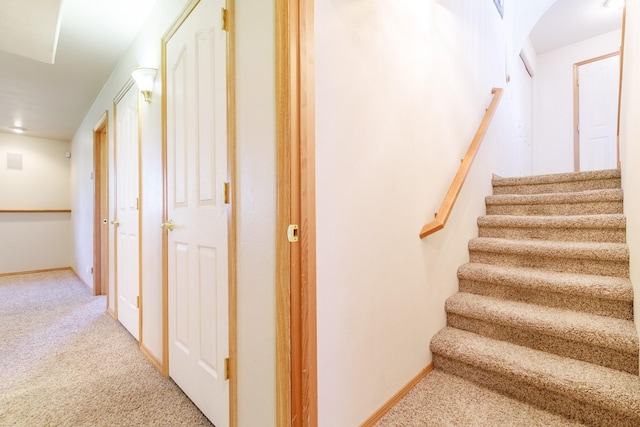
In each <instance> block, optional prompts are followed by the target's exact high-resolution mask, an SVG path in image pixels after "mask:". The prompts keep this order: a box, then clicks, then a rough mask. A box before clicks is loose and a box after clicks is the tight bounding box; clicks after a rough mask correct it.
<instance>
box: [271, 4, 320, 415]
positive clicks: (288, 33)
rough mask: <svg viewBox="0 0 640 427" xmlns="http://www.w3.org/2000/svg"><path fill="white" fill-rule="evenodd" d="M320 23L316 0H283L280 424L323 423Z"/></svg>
mask: <svg viewBox="0 0 640 427" xmlns="http://www.w3.org/2000/svg"><path fill="white" fill-rule="evenodd" d="M313 22H314V12H313V0H277V1H276V122H277V123H276V135H277V136H276V138H277V185H278V189H277V224H276V230H277V231H276V262H277V269H276V313H277V320H276V396H277V403H276V424H277V425H278V426H291V427H298V426H301V427H307V426H309V427H312V426H317V424H318V379H317V378H318V375H317V327H316V220H315V215H316V210H315V77H314V25H313ZM290 224H296V225H298V226H299V240H298V242H294V243H290V242H289V241H288V239H287V230H288V227H289V225H290Z"/></svg>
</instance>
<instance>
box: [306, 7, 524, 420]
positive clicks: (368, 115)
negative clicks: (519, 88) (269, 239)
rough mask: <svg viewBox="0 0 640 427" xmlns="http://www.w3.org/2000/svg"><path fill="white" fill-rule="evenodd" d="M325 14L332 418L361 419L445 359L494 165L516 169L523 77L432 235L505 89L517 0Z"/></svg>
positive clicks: (326, 387)
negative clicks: (447, 307) (513, 107)
mask: <svg viewBox="0 0 640 427" xmlns="http://www.w3.org/2000/svg"><path fill="white" fill-rule="evenodd" d="M463 3H464V4H463ZM511 3H514V2H511ZM511 3H510V4H511ZM512 7H515V6H512ZM315 14H316V15H315V25H316V29H315V32H316V98H317V100H316V101H317V103H316V129H317V134H316V156H317V162H316V169H317V174H316V180H317V189H316V191H317V299H318V395H319V425H320V426H323V427H324V426H331V427H341V426H355V425H359V424H360V423H362V422H363V421H364V420H366V419H367V418H368V417H369V416H370V415H371V414H373V413H374V412H375V411H376V410H377V409H379V408H380V407H381V406H382V405H383V404H384V403H385V402H386V401H387V400H389V399H390V398H391V397H392V396H393V395H394V394H395V393H396V392H398V391H399V390H400V389H401V388H402V387H403V386H404V385H405V384H406V383H407V382H408V381H409V380H410V379H412V378H413V377H415V376H416V375H417V374H418V373H419V372H420V371H421V370H422V369H423V368H424V367H425V366H426V365H428V364H429V363H430V362H431V353H430V352H429V341H430V339H431V337H432V336H433V335H434V334H435V333H436V332H437V331H438V330H439V329H440V328H442V327H443V326H444V325H445V313H444V301H445V299H446V298H447V297H448V296H450V295H452V294H453V293H455V292H456V291H457V287H458V282H457V278H456V270H457V268H458V267H459V266H460V265H461V264H463V263H465V262H467V260H468V252H467V242H468V240H469V239H470V238H472V237H474V236H476V235H477V229H476V218H477V217H478V216H479V215H482V214H484V196H486V195H488V194H490V191H491V188H490V181H491V174H492V173H497V174H500V175H503V176H509V175H513V174H514V173H515V171H514V168H513V167H512V165H511V163H510V159H512V158H513V156H514V155H516V153H514V152H513V148H512V146H511V141H512V140H513V137H514V135H515V127H514V124H513V121H512V117H511V115H510V113H509V102H510V101H509V100H510V98H511V97H510V95H509V91H511V90H515V89H512V88H508V90H507V93H506V94H505V96H504V97H503V103H502V104H501V107H500V109H499V111H498V115H497V117H496V118H495V120H494V124H493V125H492V127H491V128H490V131H489V133H488V135H487V137H486V139H485V141H484V143H483V146H482V147H481V149H480V153H479V154H478V157H477V158H476V161H475V163H474V166H473V168H472V170H471V173H470V175H469V177H468V178H467V183H466V185H465V187H464V188H463V190H462V193H461V194H460V197H459V199H458V204H457V205H456V208H455V210H454V211H453V213H452V215H451V217H450V219H449V222H448V225H447V228H445V229H444V230H443V231H440V232H438V233H436V234H434V235H432V236H430V237H427V238H426V239H425V240H422V241H421V240H420V239H419V238H418V233H419V231H420V229H421V227H422V226H423V225H424V224H425V223H427V222H429V221H431V219H433V213H434V212H435V211H437V210H438V208H439V205H440V203H441V202H442V198H443V196H444V194H445V193H446V191H447V189H448V186H449V185H450V183H451V180H452V178H453V176H454V175H455V172H456V170H457V168H458V166H459V164H460V159H461V158H462V157H463V156H464V153H465V151H466V149H467V147H468V145H469V143H470V142H471V139H472V136H473V134H474V132H475V131H476V128H477V126H478V124H479V123H480V120H481V118H482V116H483V114H484V111H485V108H486V107H487V106H488V104H489V101H490V99H491V95H490V90H491V88H492V87H494V86H499V87H504V86H505V74H506V72H507V67H506V60H505V59H506V58H505V55H506V52H507V50H506V45H507V43H506V35H508V34H510V31H511V25H510V19H513V16H514V11H513V10H511V11H509V9H507V10H505V19H504V20H501V19H500V17H499V15H498V13H497V12H496V10H495V8H494V5H493V3H492V2H449V1H442V2H435V1H422V0H413V1H409V0H407V1H403V2H370V1H365V0H362V1H351V2H316V5H315ZM518 52H519V49H518ZM514 54H515V55H517V52H516V53H514ZM510 59H511V60H512V58H510ZM516 59H517V56H516Z"/></svg>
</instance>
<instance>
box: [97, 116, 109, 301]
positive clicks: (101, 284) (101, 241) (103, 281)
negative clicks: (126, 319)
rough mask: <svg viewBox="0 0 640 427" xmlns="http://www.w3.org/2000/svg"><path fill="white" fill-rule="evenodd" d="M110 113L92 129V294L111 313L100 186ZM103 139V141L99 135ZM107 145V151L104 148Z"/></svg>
mask: <svg viewBox="0 0 640 427" xmlns="http://www.w3.org/2000/svg"><path fill="white" fill-rule="evenodd" d="M108 132H109V112H108V111H105V112H104V114H103V115H102V116H101V117H100V119H99V120H98V122H97V123H96V125H95V126H94V127H93V180H94V181H93V185H94V199H93V294H94V295H107V311H109V312H111V310H110V306H109V297H108V294H109V264H108V262H107V265H103V262H102V261H103V259H104V254H105V252H106V256H107V260H108V259H109V237H108V236H109V233H108V230H107V231H106V232H103V229H104V227H103V224H102V219H103V216H104V215H103V213H104V212H107V216H108V212H109V196H108V194H109V180H108V179H107V180H106V182H103V179H102V175H103V174H104V172H105V171H106V172H107V177H108V173H109V172H108V171H109V162H108V155H109V152H108V145H109V137H108ZM103 134H104V135H105V137H104V138H103V136H102V135H103ZM105 145H106V147H105ZM105 194H106V195H107V198H106V206H104V204H103V203H102V202H103V196H104V195H105Z"/></svg>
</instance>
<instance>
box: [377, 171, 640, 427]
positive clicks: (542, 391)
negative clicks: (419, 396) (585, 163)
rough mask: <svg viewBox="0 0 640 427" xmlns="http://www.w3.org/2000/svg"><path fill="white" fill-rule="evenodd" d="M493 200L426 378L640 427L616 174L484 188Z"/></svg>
mask: <svg viewBox="0 0 640 427" xmlns="http://www.w3.org/2000/svg"><path fill="white" fill-rule="evenodd" d="M493 192H494V195H492V196H489V197H487V198H486V205H487V210H486V211H487V215H486V216H483V217H481V218H479V219H478V237H477V238H474V239H472V240H471V241H470V242H469V263H468V264H465V265H463V266H461V267H460V269H459V270H458V278H459V283H460V292H458V293H457V294H455V295H453V296H452V297H451V298H449V299H448V300H447V302H446V304H445V311H446V313H447V327H446V328H444V329H442V330H441V331H440V332H438V333H437V334H436V335H435V336H434V337H433V339H432V340H431V346H430V348H431V351H432V352H433V360H434V365H435V367H436V370H437V371H440V372H438V374H440V373H448V374H453V375H457V376H459V377H461V378H464V379H465V380H467V381H471V382H474V383H476V384H479V385H482V386H484V387H487V388H490V389H492V390H493V391H497V392H499V393H502V394H504V395H508V396H510V397H512V398H515V399H518V400H520V401H522V402H526V403H528V404H532V405H536V406H537V407H539V408H542V409H545V410H548V411H550V412H552V413H556V414H560V415H563V416H565V417H567V418H568V419H573V420H576V421H579V422H582V423H585V424H588V425H592V426H615V427H622V426H629V427H638V426H640V377H639V376H638V371H639V367H638V347H639V343H638V335H637V332H636V328H635V325H634V323H633V288H632V286H631V282H630V280H629V250H628V247H627V245H626V243H625V242H626V220H625V218H624V215H623V205H622V203H623V194H622V190H621V188H620V170H608V171H594V172H580V173H568V174H557V175H543V176H535V177H526V178H498V177H495V178H494V179H493ZM425 422H427V424H425V425H430V424H428V421H425ZM474 422H476V421H473V422H471V424H470V425H475V424H473V423H474ZM462 423H463V424H461V425H466V422H465V421H462ZM389 425H394V424H392V423H391V424H389ZM399 425H402V424H399ZM409 425H410V424H409ZM416 425H421V424H416ZM452 425H457V424H455V422H454V424H452ZM480 425H482V424H480ZM490 425H513V424H510V423H509V421H508V418H507V421H505V422H504V423H503V422H498V421H496V422H495V424H490ZM523 425H526V424H523ZM532 425H534V424H532ZM535 425H539V424H535Z"/></svg>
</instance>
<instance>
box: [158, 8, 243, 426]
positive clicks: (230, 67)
mask: <svg viewBox="0 0 640 427" xmlns="http://www.w3.org/2000/svg"><path fill="white" fill-rule="evenodd" d="M199 3H200V0H191V1H189V3H188V4H187V5H186V6H185V7H184V8H183V9H182V11H181V12H180V14H179V15H178V17H177V18H176V20H175V21H174V22H173V24H172V25H171V26H170V27H169V29H168V30H167V31H166V32H165V34H164V35H163V36H162V41H161V73H162V93H163V96H162V222H166V221H167V220H168V207H169V205H168V203H169V200H168V185H169V183H168V181H167V179H168V176H167V172H168V171H167V97H166V93H167V72H166V71H167V43H168V42H169V41H170V40H171V37H172V36H173V35H174V34H175V33H176V31H177V30H178V29H179V28H180V26H181V25H182V24H183V23H184V21H185V20H186V19H187V18H188V17H189V15H190V14H191V12H192V11H193V10H194V9H195V8H196V6H197V5H198V4H199ZM226 8H227V23H228V25H229V27H228V32H227V164H228V168H227V175H228V181H229V184H230V191H229V193H230V194H229V196H230V197H229V209H230V215H229V225H228V230H229V235H228V247H229V271H228V275H229V423H230V426H231V427H235V426H237V425H238V366H237V360H238V339H237V330H238V326H237V312H238V308H237V307H238V306H237V277H238V275H237V223H238V221H237V215H238V207H237V206H236V205H237V200H239V199H238V196H237V195H238V189H237V188H236V187H237V185H236V183H237V182H238V180H237V179H236V176H237V162H236V107H235V106H236V80H235V25H234V24H235V0H227V6H226ZM168 245H169V239H168V236H167V232H166V231H163V233H162V364H161V372H162V374H163V375H164V376H165V377H168V376H169V277H168V272H169V263H168V256H169V246H168Z"/></svg>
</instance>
